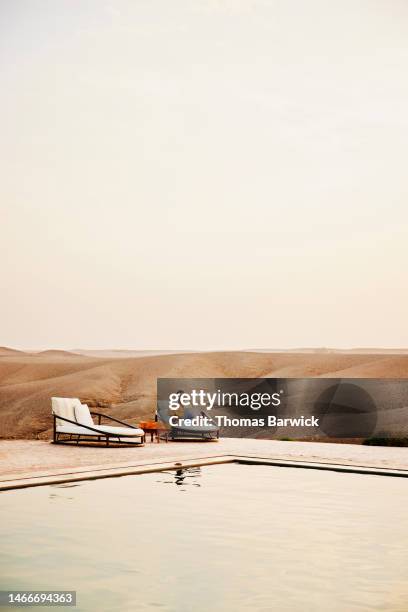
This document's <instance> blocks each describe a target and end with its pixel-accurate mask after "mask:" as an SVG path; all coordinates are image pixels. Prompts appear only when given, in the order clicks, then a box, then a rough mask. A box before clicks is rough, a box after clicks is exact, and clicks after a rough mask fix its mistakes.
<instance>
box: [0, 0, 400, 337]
mask: <svg viewBox="0 0 408 612" xmlns="http://www.w3.org/2000/svg"><path fill="white" fill-rule="evenodd" d="M0 69H1V95H0V118H1V119H0V120H1V131H0V155H1V171H2V172H1V174H2V178H1V181H0V206H1V226H0V248H1V259H0V261H1V265H2V274H1V285H2V290H1V299H0V324H1V330H0V332H1V333H0V344H2V345H11V346H16V347H22V348H24V347H25V348H42V347H61V348H72V347H89V348H91V347H94V348H103V347H116V348H119V347H120V348H140V349H146V348H157V349H170V348H174V349H181V348H198V349H222V348H252V347H257V348H261V347H295V346H322V345H323V346H339V347H349V346H388V347H391V346H394V347H402V346H408V285H407V276H408V246H407V242H408V241H407V233H408V207H407V203H408V197H407V196H408V172H407V169H408V3H407V2H406V0H360V1H359V2H356V1H355V0H333V1H329V2H328V1H327V0H171V1H169V0H129V1H126V0H123V1H116V2H113V1H111V2H103V1H102V0H81V1H77V2H73V1H72V0H48V1H47V0H26V1H22V0H0Z"/></svg>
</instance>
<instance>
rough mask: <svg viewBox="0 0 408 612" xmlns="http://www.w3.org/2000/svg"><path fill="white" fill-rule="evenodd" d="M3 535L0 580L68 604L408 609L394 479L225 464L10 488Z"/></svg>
mask: <svg viewBox="0 0 408 612" xmlns="http://www.w3.org/2000/svg"><path fill="white" fill-rule="evenodd" d="M0 542H1V550H2V553H1V556H0V588H2V589H14V590H17V589H25V590H28V589H33V590H39V589H54V590H63V589H66V590H68V589H72V590H76V591H77V602H78V606H77V608H76V609H79V610H86V611H87V610H92V611H93V610H95V611H99V610H101V611H105V610H106V611H108V610H115V611H116V610H117V611H132V612H134V611H138V610H142V611H143V610H157V611H158V612H160V611H162V612H170V611H171V612H208V611H214V612H227V611H228V612H240V611H249V610H250V611H253V612H258V611H264V612H270V611H272V610H276V611H277V612H282V611H286V610H288V611H296V612H297V611H302V612H305V611H307V612H308V611H310V612H317V611H318V612H320V611H322V612H327V611H330V612H337V611H341V612H355V611H371V610H387V611H392V612H403V611H405V612H406V611H407V610H408V483H407V481H406V480H405V479H403V478H384V477H380V476H361V475H354V474H338V473H334V472H319V471H315V470H304V469H293V468H274V467H267V466H245V465H233V464H230V465H221V466H209V467H205V468H203V469H201V470H200V469H192V470H187V471H185V472H180V473H178V474H175V473H174V472H168V473H159V474H145V475H141V476H125V477H122V478H112V479H106V480H97V481H88V482H83V483H79V484H67V485H57V486H49V487H38V488H33V489H24V490H20V491H10V492H5V493H2V494H1V495H0ZM33 609H34V608H33ZM36 609H37V610H38V609H39V608H36ZM68 609H69V608H68Z"/></svg>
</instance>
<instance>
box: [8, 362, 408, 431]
mask: <svg viewBox="0 0 408 612" xmlns="http://www.w3.org/2000/svg"><path fill="white" fill-rule="evenodd" d="M268 376H270V377H309V376H310V377H333V378H336V377H348V378H353V377H354V378H358V377H361V378H364V377H381V378H407V377H408V355H401V354H397V355H388V354H386V355H384V354H354V353H352V354H350V353H347V354H346V353H338V352H336V353H324V352H315V353H287V352H282V353H265V352H252V351H248V352H247V351H242V352H214V353H209V352H208V353H206V352H203V353H175V354H159V355H150V356H139V357H121V358H119V357H114V358H112V357H101V356H98V357H90V356H85V355H76V354H74V353H69V352H65V351H43V352H42V353H40V354H30V355H28V354H25V353H21V352H17V351H16V352H15V353H14V352H12V353H10V354H6V355H4V354H3V355H2V356H1V357H0V436H1V437H21V438H26V437H27V438H29V437H36V436H42V437H43V436H44V437H47V436H48V435H50V432H51V427H52V421H51V417H50V410H51V403H50V398H51V396H53V395H55V396H62V397H79V398H80V399H81V400H82V401H86V402H87V403H88V404H89V405H91V406H102V407H106V406H109V409H110V411H111V413H112V414H116V415H117V416H118V418H121V417H123V418H125V419H134V421H135V422H137V421H138V420H140V419H141V418H145V417H148V418H151V417H152V416H153V414H154V410H155V399H156V380H157V378H158V377H169V378H176V377H180V378H182V377H186V378H189V377H202V378H205V377H218V378H223V377H248V378H255V377H268Z"/></svg>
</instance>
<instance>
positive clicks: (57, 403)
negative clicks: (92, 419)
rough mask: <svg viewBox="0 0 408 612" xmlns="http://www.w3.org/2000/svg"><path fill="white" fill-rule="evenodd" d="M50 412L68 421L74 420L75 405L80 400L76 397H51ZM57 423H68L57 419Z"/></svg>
mask: <svg viewBox="0 0 408 612" xmlns="http://www.w3.org/2000/svg"><path fill="white" fill-rule="evenodd" d="M51 403H52V412H53V413H54V414H55V415H57V416H61V417H63V418H65V419H69V420H70V421H75V420H76V419H75V406H77V405H78V404H79V405H80V404H81V402H80V401H79V399H78V398H77V397H52V398H51ZM57 425H68V423H67V422H66V421H62V420H60V419H57Z"/></svg>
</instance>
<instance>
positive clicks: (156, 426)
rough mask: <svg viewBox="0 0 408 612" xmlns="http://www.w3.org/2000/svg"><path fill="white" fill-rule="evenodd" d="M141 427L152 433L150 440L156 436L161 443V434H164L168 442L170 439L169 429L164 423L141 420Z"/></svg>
mask: <svg viewBox="0 0 408 612" xmlns="http://www.w3.org/2000/svg"><path fill="white" fill-rule="evenodd" d="M139 427H140V428H141V429H143V431H144V432H145V434H150V442H153V441H154V438H156V441H157V444H160V435H164V438H165V440H166V442H168V441H169V430H168V429H167V427H166V426H165V425H163V424H162V423H158V422H156V421H141V423H139Z"/></svg>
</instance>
